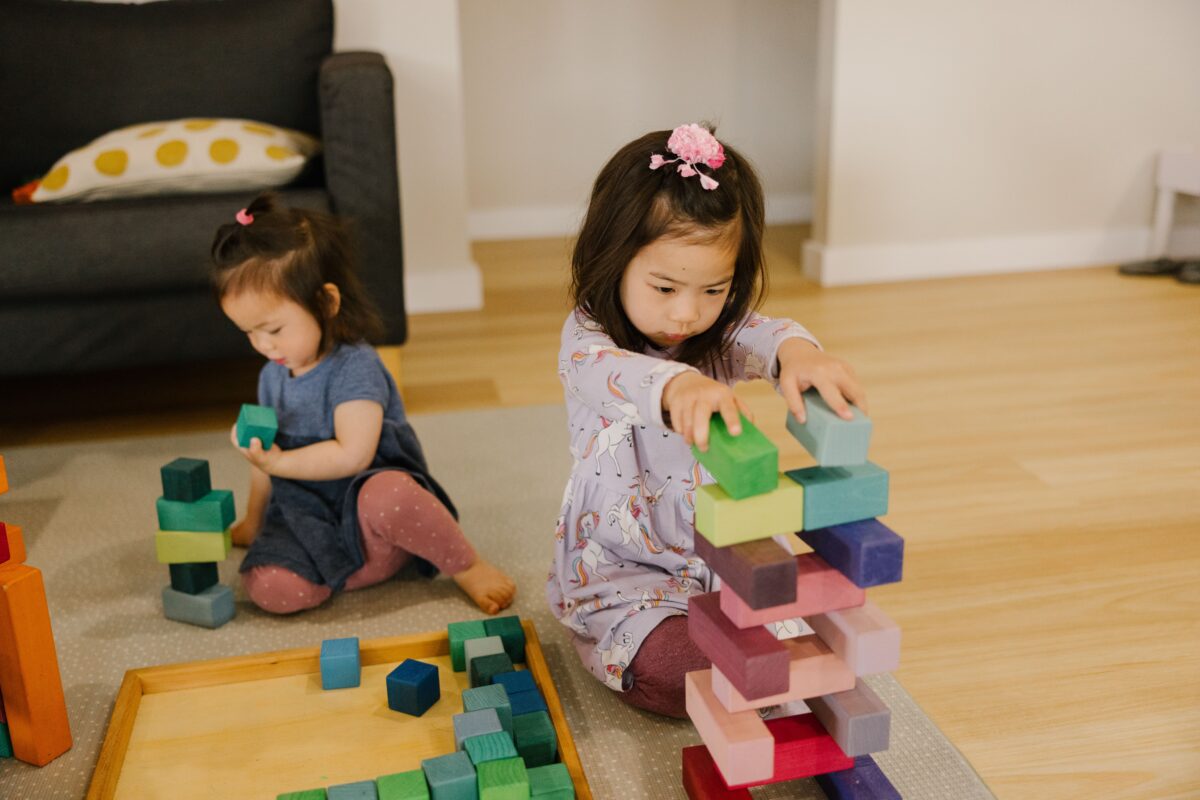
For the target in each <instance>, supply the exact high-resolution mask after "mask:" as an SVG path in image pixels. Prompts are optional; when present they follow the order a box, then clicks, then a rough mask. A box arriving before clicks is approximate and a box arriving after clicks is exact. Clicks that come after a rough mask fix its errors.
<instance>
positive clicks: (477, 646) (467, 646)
mask: <svg viewBox="0 0 1200 800" xmlns="http://www.w3.org/2000/svg"><path fill="white" fill-rule="evenodd" d="M503 652H504V640H502V639H501V638H500V637H499V636H481V637H476V638H474V639H468V640H467V641H465V642H463V660H464V661H465V662H466V665H467V672H470V671H471V662H472V661H474V660H475V659H477V658H480V657H482V656H491V655H496V654H498V653H503ZM509 669H511V667H510V668H509ZM471 685H472V686H475V685H476V684H475V683H472V684H471Z"/></svg>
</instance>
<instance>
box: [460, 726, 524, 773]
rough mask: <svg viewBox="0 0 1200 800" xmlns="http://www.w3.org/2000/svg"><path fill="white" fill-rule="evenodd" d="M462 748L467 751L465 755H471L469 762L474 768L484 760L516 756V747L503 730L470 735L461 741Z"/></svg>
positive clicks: (510, 737)
mask: <svg viewBox="0 0 1200 800" xmlns="http://www.w3.org/2000/svg"><path fill="white" fill-rule="evenodd" d="M463 749H464V750H466V751H467V755H469V756H470V757H471V763H472V764H474V765H475V766H476V768H478V767H479V765H480V764H482V763H484V762H485V761H497V760H499V759H502V758H517V757H518V754H517V747H516V745H514V744H513V739H512V736H511V735H510V734H509V733H507V732H505V731H499V732H498V733H483V734H480V735H479V736H471V737H469V738H467V739H466V740H465V741H464V742H463Z"/></svg>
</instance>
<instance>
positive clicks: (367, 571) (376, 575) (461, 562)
mask: <svg viewBox="0 0 1200 800" xmlns="http://www.w3.org/2000/svg"><path fill="white" fill-rule="evenodd" d="M358 525H359V528H360V529H361V530H362V545H363V553H364V554H365V555H366V563H364V564H363V565H362V567H361V568H360V569H359V570H358V571H357V572H355V573H353V574H352V575H351V576H350V577H349V578H347V579H346V590H347V591H353V590H355V589H362V588H363V587H365V586H373V585H375V584H377V583H381V582H382V581H386V580H387V579H389V578H391V577H393V576H394V575H395V574H396V573H397V572H399V571H400V570H401V569H402V568H403V567H404V565H405V564H407V563H408V562H409V561H410V560H411V559H412V557H413V556H414V555H415V556H420V557H421V558H424V559H425V560H426V561H429V562H430V563H431V564H433V565H434V566H435V567H437V568H438V569H439V570H441V571H442V572H444V573H446V574H447V575H453V574H455V573H456V572H461V571H462V570H464V569H466V568H467V567H469V566H471V564H473V563H474V562H475V549H474V548H472V547H471V543H470V542H468V541H467V538H466V537H465V536H464V535H463V532H462V528H460V527H459V526H458V522H457V521H456V520H455V519H454V517H453V516H452V515H451V514H450V512H449V511H448V510H447V509H446V507H445V506H444V505H442V504H441V502H440V501H439V500H438V499H437V498H436V497H434V496H433V495H432V494H430V493H429V492H428V491H426V489H425V488H424V487H423V486H421V484H419V483H417V482H416V481H415V480H413V477H412V476H411V475H409V474H408V473H407V472H402V471H400V470H387V471H385V472H377V473H375V474H374V475H372V476H371V477H370V478H367V480H366V482H364V483H363V485H362V487H361V488H360V489H359V490H358ZM242 585H243V586H245V587H246V593H247V594H248V595H249V596H250V599H251V600H252V601H254V604H255V605H257V606H258V607H259V608H261V609H263V610H264V611H270V612H271V613H272V614H293V613H295V612H297V611H304V610H306V609H309V608H315V607H316V606H319V605H321V603H324V602H325V601H326V600H328V599H329V596H330V595H331V594H333V591H332V590H331V589H330V588H329V587H328V586H326V585H325V584H316V583H311V582H309V581H308V580H305V579H304V578H302V577H300V576H299V575H297V574H296V573H294V572H292V571H291V570H289V569H285V568H283V567H277V566H272V565H264V566H260V567H253V568H251V569H250V570H249V571H247V572H244V573H242Z"/></svg>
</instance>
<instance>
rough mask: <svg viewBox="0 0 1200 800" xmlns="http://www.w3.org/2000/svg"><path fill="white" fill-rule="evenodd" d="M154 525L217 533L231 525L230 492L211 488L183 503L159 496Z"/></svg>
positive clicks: (233, 517)
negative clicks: (155, 523)
mask: <svg viewBox="0 0 1200 800" xmlns="http://www.w3.org/2000/svg"><path fill="white" fill-rule="evenodd" d="M155 504H156V506H157V508H158V527H159V529H160V530H164V531H207V532H210V533H220V532H221V531H223V530H225V529H226V528H228V527H229V526H230V525H232V524H233V521H234V519H235V514H234V508H233V492H231V491H229V490H228V489H213V490H212V491H211V492H209V493H208V494H206V495H204V496H203V497H201V498H200V499H199V500H194V501H192V502H190V503H184V502H181V501H179V500H168V499H167V498H165V497H160V498H158V500H156V501H155Z"/></svg>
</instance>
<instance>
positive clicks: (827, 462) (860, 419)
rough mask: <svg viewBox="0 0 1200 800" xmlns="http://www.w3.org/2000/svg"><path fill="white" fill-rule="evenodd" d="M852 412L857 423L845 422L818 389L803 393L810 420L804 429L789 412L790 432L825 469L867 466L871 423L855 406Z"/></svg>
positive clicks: (851, 408) (853, 420) (788, 426)
mask: <svg viewBox="0 0 1200 800" xmlns="http://www.w3.org/2000/svg"><path fill="white" fill-rule="evenodd" d="M850 410H851V411H852V412H854V419H852V420H846V419H842V418H841V417H839V416H838V415H837V414H835V413H833V409H832V408H830V407H829V404H828V403H826V402H825V400H824V399H823V398H822V397H821V395H820V394H818V393H817V391H816V390H815V389H810V390H808V391H807V392H805V393H804V413H805V416H806V417H807V419H806V420H805V422H804V424H803V425H801V424H800V423H799V422H797V421H796V418H795V417H794V416H792V414H791V412H790V411H789V412H788V415H787V429H788V430H789V431H790V432H791V434H792V436H794V437H796V441H798V442H800V444H802V445H804V449H805V450H807V451H808V452H809V453H811V454H812V457H813V458H815V459H816V460H817V463H818V464H820V465H821V466H822V467H849V466H853V465H855V464H865V463H866V461H867V447H868V446H869V445H870V444H871V420H870V419H868V418H867V415H866V414H864V413H862V412H861V411H859V410H858V409H857V408H855V407H854V406H850Z"/></svg>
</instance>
